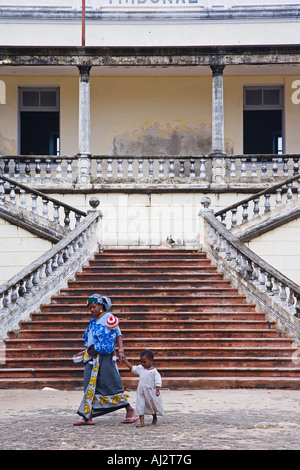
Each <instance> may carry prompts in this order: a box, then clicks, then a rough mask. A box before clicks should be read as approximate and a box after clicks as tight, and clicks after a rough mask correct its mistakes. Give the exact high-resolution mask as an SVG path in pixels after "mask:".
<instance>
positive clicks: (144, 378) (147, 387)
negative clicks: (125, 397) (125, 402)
mask: <svg viewBox="0 0 300 470" xmlns="http://www.w3.org/2000/svg"><path fill="white" fill-rule="evenodd" d="M131 372H133V373H134V374H137V375H139V377H140V380H139V385H138V388H137V396H136V407H135V414H136V415H139V416H140V415H147V414H148V415H149V414H150V415H154V414H156V413H159V414H160V415H162V416H164V414H165V411H164V407H163V402H162V397H161V394H160V395H159V396H158V397H157V396H156V387H161V375H160V374H159V372H158V371H157V370H156V369H145V368H144V367H143V366H142V365H141V364H140V365H138V366H133V367H132V369H131Z"/></svg>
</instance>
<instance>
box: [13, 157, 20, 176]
mask: <svg viewBox="0 0 300 470" xmlns="http://www.w3.org/2000/svg"><path fill="white" fill-rule="evenodd" d="M14 177H15V178H19V177H20V160H19V159H18V158H16V159H15V172H14Z"/></svg>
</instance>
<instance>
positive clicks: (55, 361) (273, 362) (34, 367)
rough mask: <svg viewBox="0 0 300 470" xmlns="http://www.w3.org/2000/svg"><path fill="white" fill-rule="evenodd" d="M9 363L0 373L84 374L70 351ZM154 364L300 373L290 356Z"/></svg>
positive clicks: (176, 360)
mask: <svg viewBox="0 0 300 470" xmlns="http://www.w3.org/2000/svg"><path fill="white" fill-rule="evenodd" d="M131 361H132V362H133V363H139V357H134V356H132V358H131ZM7 366H9V368H10V369H8V368H7V367H5V368H3V367H1V368H0V376H5V375H7V374H8V372H9V373H10V374H13V373H14V371H17V372H18V374H20V375H21V374H22V370H23V369H26V373H28V371H34V372H36V373H40V371H41V370H43V371H44V373H45V374H46V373H47V374H51V373H52V371H55V374H56V375H58V374H61V371H63V372H64V371H68V373H69V374H70V373H72V374H73V372H74V371H79V373H80V374H81V375H82V370H83V367H84V366H83V365H82V364H74V363H73V362H72V359H71V355H70V356H69V357H48V358H46V357H45V358H41V357H32V358H25V357H20V358H13V359H9V360H8V361H7ZM155 366H156V367H157V368H158V369H159V371H160V372H162V373H164V374H168V373H169V371H170V370H171V371H172V370H175V369H180V368H183V369H188V368H190V369H191V370H193V371H195V374H196V375H197V374H198V372H199V373H201V371H202V370H206V369H209V370H210V371H213V370H218V369H223V368H224V369H225V368H226V367H227V368H228V369H230V368H240V369H248V368H250V369H251V368H252V369H253V368H259V369H260V368H262V369H263V368H270V369H274V368H283V369H287V368H288V369H292V370H294V371H295V372H296V373H300V369H299V367H297V366H296V365H295V364H294V363H293V361H292V360H291V357H284V356H283V357H282V356H280V357H276V358H274V357H234V356H232V357H191V356H187V357H172V356H169V357H165V356H162V357H160V356H158V357H157V358H156V361H155ZM118 369H119V371H120V373H122V374H123V373H125V372H127V368H126V366H124V365H122V364H120V363H118Z"/></svg>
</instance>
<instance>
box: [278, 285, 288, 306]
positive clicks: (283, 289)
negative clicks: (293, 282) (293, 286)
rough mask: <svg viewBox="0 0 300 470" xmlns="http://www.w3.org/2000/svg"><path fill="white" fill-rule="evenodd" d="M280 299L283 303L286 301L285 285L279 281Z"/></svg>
mask: <svg viewBox="0 0 300 470" xmlns="http://www.w3.org/2000/svg"><path fill="white" fill-rule="evenodd" d="M279 298H280V301H281V302H282V303H285V302H286V301H287V293H286V287H285V285H284V284H283V283H282V282H280V294H279Z"/></svg>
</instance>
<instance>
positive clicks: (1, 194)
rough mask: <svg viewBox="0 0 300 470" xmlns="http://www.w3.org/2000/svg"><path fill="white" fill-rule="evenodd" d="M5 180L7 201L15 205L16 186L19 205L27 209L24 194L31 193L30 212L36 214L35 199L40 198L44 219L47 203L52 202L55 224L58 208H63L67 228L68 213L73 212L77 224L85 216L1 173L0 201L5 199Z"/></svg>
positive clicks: (46, 213) (47, 214) (68, 224)
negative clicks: (7, 186) (7, 192)
mask: <svg viewBox="0 0 300 470" xmlns="http://www.w3.org/2000/svg"><path fill="white" fill-rule="evenodd" d="M5 182H6V183H7V184H9V189H10V193H9V201H10V203H11V204H13V205H15V206H16V205H17V201H16V192H15V189H16V188H18V190H19V193H20V198H19V201H18V202H19V207H20V208H21V209H23V210H24V209H25V210H28V207H27V201H26V194H30V195H31V199H32V204H31V211H30V212H31V213H32V214H35V215H37V214H38V206H37V200H38V198H39V199H41V201H42V205H43V208H42V216H43V217H44V218H46V219H49V211H48V205H49V203H52V204H53V221H54V222H55V223H56V224H59V223H60V221H59V219H60V215H59V208H60V207H61V208H63V210H64V227H65V228H67V229H69V228H70V214H73V215H74V217H75V219H76V223H75V225H77V224H78V223H79V222H80V218H81V217H85V216H86V213H85V212H83V211H81V210H79V209H76V208H74V207H72V206H70V205H69V204H66V203H64V202H62V201H59V200H58V199H55V198H53V197H51V196H48V195H46V194H45V193H43V192H41V191H38V190H36V189H33V188H31V187H29V186H27V185H25V184H22V183H20V182H18V181H16V180H15V179H12V178H9V177H7V176H4V175H3V174H0V203H1V202H5V201H6V188H5Z"/></svg>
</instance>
